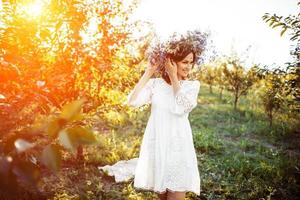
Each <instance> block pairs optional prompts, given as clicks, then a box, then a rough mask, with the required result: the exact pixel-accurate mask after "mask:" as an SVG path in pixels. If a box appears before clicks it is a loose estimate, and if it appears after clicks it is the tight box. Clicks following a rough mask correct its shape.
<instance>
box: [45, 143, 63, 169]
mask: <svg viewBox="0 0 300 200" xmlns="http://www.w3.org/2000/svg"><path fill="white" fill-rule="evenodd" d="M59 149H60V148H59V146H58V145H54V144H50V145H48V146H46V148H45V149H44V150H43V152H42V156H41V160H42V162H43V164H44V165H46V166H47V167H49V168H50V169H51V170H53V171H54V172H57V171H58V170H59V169H60V167H61V161H62V156H61V153H60V151H59Z"/></svg>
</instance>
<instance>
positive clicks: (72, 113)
mask: <svg viewBox="0 0 300 200" xmlns="http://www.w3.org/2000/svg"><path fill="white" fill-rule="evenodd" d="M83 103H84V100H83V99H80V100H76V101H73V102H71V103H69V104H67V105H65V106H64V107H63V108H62V112H61V115H60V118H62V119H66V120H68V121H73V120H78V119H82V115H81V114H80V111H81V107H82V105H83Z"/></svg>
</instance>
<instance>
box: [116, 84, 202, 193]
mask: <svg viewBox="0 0 300 200" xmlns="http://www.w3.org/2000/svg"><path fill="white" fill-rule="evenodd" d="M180 85H181V86H180V90H179V91H177V93H176V94H174V91H173V88H172V86H171V85H169V84H168V83H167V82H165V81H164V80H163V79H162V78H151V79H149V81H148V82H147V83H146V85H145V87H144V88H143V89H142V90H141V92H140V93H139V95H138V96H137V98H136V99H135V101H133V102H131V103H130V104H129V103H128V100H129V97H130V96H131V95H132V92H133V90H132V91H130V93H129V94H128V96H127V101H126V103H127V104H128V105H129V106H132V107H135V108H138V107H140V106H143V105H145V104H151V114H150V117H149V119H148V123H147V126H146V129H145V133H144V137H143V139H142V144H141V149H140V153H139V158H134V159H132V160H130V161H132V163H135V164H136V166H135V167H133V168H132V167H126V166H125V167H124V165H123V166H121V167H122V170H114V168H115V167H117V166H118V163H117V164H115V165H114V166H112V167H111V169H113V172H114V175H115V176H116V177H123V178H124V177H126V176H123V175H121V174H118V173H119V172H120V173H123V172H124V173H126V174H127V175H128V176H127V177H126V178H124V179H127V180H128V177H130V176H131V177H134V187H135V188H136V189H142V190H152V191H155V192H159V193H163V192H165V191H166V190H169V191H185V192H187V191H191V192H194V193H196V194H197V195H200V174H199V170H198V163H197V157H196V152H195V148H194V144H193V137H192V130H191V126H190V122H189V120H188V116H189V112H190V111H192V109H193V108H195V107H196V106H197V98H198V93H199V89H200V82H199V81H198V80H183V81H180ZM130 161H129V162H130ZM127 162H128V161H127ZM116 179H119V178H116ZM124 179H123V180H124ZM116 181H117V180H116Z"/></svg>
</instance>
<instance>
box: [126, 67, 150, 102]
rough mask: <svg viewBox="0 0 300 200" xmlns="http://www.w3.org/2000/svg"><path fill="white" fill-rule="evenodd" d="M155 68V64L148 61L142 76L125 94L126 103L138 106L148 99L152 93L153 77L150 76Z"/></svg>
mask: <svg viewBox="0 0 300 200" xmlns="http://www.w3.org/2000/svg"><path fill="white" fill-rule="evenodd" d="M155 70H156V66H153V65H151V64H150V63H149V64H148V66H147V69H146V70H145V72H144V74H143V76H142V77H141V78H140V80H139V81H138V83H137V84H136V85H135V87H134V89H133V90H131V91H130V93H129V94H128V95H127V101H126V104H127V105H129V106H133V107H140V106H142V105H144V104H146V103H148V102H149V101H150V98H151V95H152V85H153V81H154V79H153V78H151V76H152V75H153V73H154V72H155Z"/></svg>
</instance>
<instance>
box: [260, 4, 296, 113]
mask: <svg viewBox="0 0 300 200" xmlns="http://www.w3.org/2000/svg"><path fill="white" fill-rule="evenodd" d="M297 5H298V6H300V1H299V2H298V3H297ZM262 18H263V20H264V21H265V22H266V23H268V22H269V26H271V27H272V28H276V27H280V26H281V32H280V36H283V34H284V33H285V32H286V31H290V32H291V33H290V40H291V41H295V42H296V44H295V45H294V46H292V48H293V49H292V50H291V55H292V56H293V57H294V61H293V62H291V63H290V62H289V63H287V66H286V69H285V70H281V69H280V68H278V69H277V70H281V71H282V74H285V77H286V79H285V84H284V90H285V91H286V95H287V96H292V100H289V101H288V104H289V109H290V110H291V111H292V112H295V113H297V112H299V111H300V12H299V13H298V14H297V15H289V16H288V17H284V18H283V16H278V15H276V14H273V15H272V16H271V15H270V14H269V13H265V14H264V15H263V16H262Z"/></svg>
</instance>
